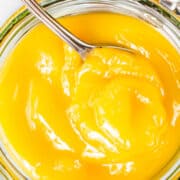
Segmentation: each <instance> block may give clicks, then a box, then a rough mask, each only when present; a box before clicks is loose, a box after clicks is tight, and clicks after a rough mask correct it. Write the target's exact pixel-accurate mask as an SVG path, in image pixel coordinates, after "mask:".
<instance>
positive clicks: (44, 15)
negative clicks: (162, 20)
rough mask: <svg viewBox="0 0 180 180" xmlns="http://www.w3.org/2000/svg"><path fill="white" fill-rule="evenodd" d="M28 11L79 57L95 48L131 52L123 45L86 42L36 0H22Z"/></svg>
mask: <svg viewBox="0 0 180 180" xmlns="http://www.w3.org/2000/svg"><path fill="white" fill-rule="evenodd" d="M22 1H23V2H24V4H25V5H26V7H27V8H28V9H29V11H30V12H31V13H32V14H33V15H34V16H36V17H37V18H38V19H39V20H40V21H41V22H42V23H44V24H45V25H46V26H47V27H48V28H49V29H50V30H51V31H53V32H54V33H55V34H56V35H57V36H58V37H60V38H61V39H62V40H63V41H65V42H66V43H67V44H68V45H69V46H71V47H72V48H73V49H74V50H76V51H77V52H78V53H79V55H80V56H81V58H82V59H83V60H84V59H85V58H86V56H87V55H88V54H89V53H90V52H91V51H92V50H93V49H95V48H114V49H119V50H121V51H126V52H129V53H133V50H132V49H130V48H127V47H124V46H123V45H122V46H120V45H118V46H117V45H113V44H101V45H92V44H88V43H86V42H84V41H82V40H80V39H79V38H78V37H76V36H75V35H74V34H72V33H71V32H70V31H68V30H67V29H66V28H65V27H64V26H62V25H61V24H60V23H59V22H58V21H57V20H56V19H55V18H53V17H52V16H51V15H50V14H49V13H48V12H46V11H45V10H44V9H43V8H42V7H41V6H40V5H39V4H38V3H37V2H36V0H22Z"/></svg>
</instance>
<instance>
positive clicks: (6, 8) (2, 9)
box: [0, 0, 22, 26]
mask: <svg viewBox="0 0 180 180" xmlns="http://www.w3.org/2000/svg"><path fill="white" fill-rule="evenodd" d="M21 5H22V2H21V0H0V26H1V25H2V24H3V23H4V22H5V21H6V19H7V18H8V17H10V16H11V15H12V14H13V12H15V11H16V10H17V9H18V8H19V7H20V6H21Z"/></svg>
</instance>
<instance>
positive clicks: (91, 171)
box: [0, 13, 180, 180]
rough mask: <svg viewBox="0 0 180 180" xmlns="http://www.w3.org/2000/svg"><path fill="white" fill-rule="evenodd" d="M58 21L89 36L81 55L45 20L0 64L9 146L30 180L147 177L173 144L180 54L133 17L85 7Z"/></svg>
mask: <svg viewBox="0 0 180 180" xmlns="http://www.w3.org/2000/svg"><path fill="white" fill-rule="evenodd" d="M59 21H60V22H61V23H62V24H63V25H64V26H65V27H66V28H68V29H69V30H70V31H71V32H73V33H74V34H76V35H77V36H78V37H79V38H81V39H82V40H84V41H86V42H89V43H92V44H102V43H106V44H107V43H110V44H117V45H118V44H123V45H125V46H127V47H130V48H132V49H133V50H134V53H129V52H124V51H121V50H117V49H106V48H102V49H94V50H93V51H92V52H90V53H89V54H88V55H87V57H86V59H85V61H83V60H82V59H81V58H80V56H79V55H78V53H77V52H75V51H74V50H73V49H72V48H70V47H69V46H68V45H67V44H65V43H64V42H63V41H61V40H60V39H59V38H58V37H57V36H56V35H54V34H53V33H52V32H51V31H50V30H48V29H47V28H46V27H45V26H44V25H42V24H39V25H37V26H36V27H34V28H33V29H32V30H31V31H30V32H28V33H27V34H26V35H25V36H24V37H23V38H22V39H21V40H20V42H19V43H18V44H17V45H16V47H15V48H14V49H13V50H12V52H11V53H10V54H9V56H8V58H7V59H6V60H5V61H4V63H3V65H2V66H1V70H0V128H1V134H3V137H4V138H3V139H4V140H3V141H5V142H6V149H7V151H8V153H9V154H10V155H11V157H12V159H13V160H14V162H16V164H17V165H18V166H19V167H20V168H21V169H22V170H23V171H24V172H25V174H26V175H27V176H28V177H30V178H32V179H42V180H59V179H62V180H85V179H86V180H91V179H94V180H99V179H102V180H116V179H118V180H119V179H133V178H134V177H136V179H138V180H140V179H150V178H152V177H153V176H154V175H155V174H157V173H158V172H159V171H160V170H161V169H162V168H163V167H164V166H165V165H166V164H167V162H168V161H169V160H170V159H171V158H172V156H173V155H174V154H175V152H177V151H178V149H179V139H180V136H179V135H180V134H179V132H178V131H179V130H180V129H179V128H180V114H179V110H180V54H179V53H178V52H177V50H176V49H175V48H174V47H173V46H172V45H171V44H170V43H169V41H168V40H167V39H166V38H165V37H164V36H162V35H161V34H160V33H159V32H158V31H157V30H155V29H154V28H153V27H152V26H150V25H148V24H146V23H145V22H143V21H141V20H138V19H136V18H133V17H128V16H124V15H119V14H113V13H89V14H83V15H74V16H69V17H63V18H60V19H59Z"/></svg>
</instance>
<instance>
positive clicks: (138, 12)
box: [0, 0, 180, 180]
mask: <svg viewBox="0 0 180 180" xmlns="http://www.w3.org/2000/svg"><path fill="white" fill-rule="evenodd" d="M41 4H42V6H44V8H45V9H46V10H47V11H48V12H49V13H50V14H51V15H52V16H54V17H55V18H59V17H62V16H69V15H74V14H82V13H87V12H95V11H96V12H97V11H106V12H114V13H120V14H123V15H128V16H133V17H136V18H138V19H141V20H143V21H145V22H146V23H148V24H151V25H152V26H153V27H154V28H155V29H157V30H158V31H159V32H161V33H162V34H163V35H164V36H165V37H166V38H167V39H168V40H169V41H170V43H171V44H172V45H173V46H174V48H176V49H177V51H178V52H180V20H179V17H178V15H176V11H175V8H174V9H173V12H172V11H171V10H172V9H171V8H170V9H167V8H164V7H163V6H162V5H160V4H159V3H157V2H156V1H150V0H66V1H62V0H44V1H42V2H41ZM166 7H167V6H166ZM38 23H39V21H38V20H37V19H36V18H34V16H32V15H31V14H30V13H29V11H28V10H26V9H25V8H21V9H19V10H18V11H17V12H16V13H15V14H14V15H13V16H12V17H11V18H10V19H8V20H7V21H6V23H5V24H4V26H3V27H2V28H1V29H0V62H1V63H2V62H3V61H4V60H5V59H6V57H7V56H8V54H9V53H10V52H11V50H12V48H13V47H15V46H16V44H17V43H18V42H19V41H21V39H22V38H23V36H25V35H26V33H27V32H28V31H30V30H31V29H32V28H33V27H34V26H36V25H37V24H38ZM14 133H16V132H14ZM179 157H180V153H179V150H178V151H177V152H176V153H175V154H174V156H173V157H172V158H171V160H170V161H169V162H168V163H167V164H166V166H165V167H164V168H162V169H161V171H160V172H158V173H157V174H155V175H154V178H153V179H160V178H161V179H178V177H180V169H179V167H180V160H179ZM25 168H26V167H22V166H21V165H20V164H17V162H16V159H15V158H13V157H12V153H11V150H10V149H9V148H7V142H6V141H5V138H4V134H3V133H2V131H1V126H0V179H8V180H11V179H31V178H30V177H28V176H27V175H26V173H25V172H26V171H25Z"/></svg>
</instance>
